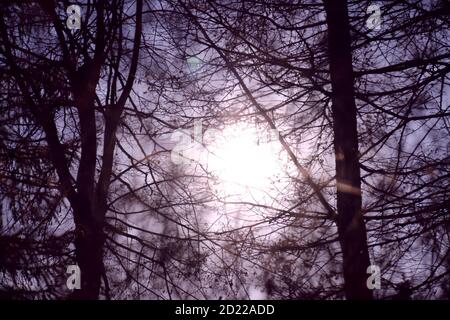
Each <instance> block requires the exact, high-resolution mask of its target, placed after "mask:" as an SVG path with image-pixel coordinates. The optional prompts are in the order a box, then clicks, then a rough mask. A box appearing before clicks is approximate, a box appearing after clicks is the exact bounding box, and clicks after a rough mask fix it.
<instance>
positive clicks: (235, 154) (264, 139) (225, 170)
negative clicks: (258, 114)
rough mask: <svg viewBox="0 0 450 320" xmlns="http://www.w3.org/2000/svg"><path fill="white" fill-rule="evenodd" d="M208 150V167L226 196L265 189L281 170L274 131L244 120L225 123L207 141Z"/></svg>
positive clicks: (251, 193)
mask: <svg viewBox="0 0 450 320" xmlns="http://www.w3.org/2000/svg"><path fill="white" fill-rule="evenodd" d="M209 151H210V152H209V154H208V160H207V164H208V168H209V169H210V170H211V172H212V173H213V175H215V176H216V177H217V178H218V180H219V181H220V183H219V184H220V189H221V191H222V192H223V193H225V194H226V195H227V196H231V195H241V196H243V195H245V194H247V195H251V196H253V197H254V196H255V195H256V194H261V193H265V192H267V191H268V189H270V188H271V187H272V186H273V185H274V181H275V180H276V179H277V177H279V175H280V174H281V173H282V170H283V164H284V161H283V160H282V159H281V157H280V155H281V154H282V152H281V151H282V150H281V147H280V144H279V142H278V138H277V132H276V131H274V130H262V129H258V128H256V127H254V126H252V125H249V124H247V123H237V124H233V125H230V126H228V127H226V128H225V129H224V130H222V131H221V133H220V134H219V135H217V136H216V137H215V140H214V141H213V142H212V143H211V144H210V146H209Z"/></svg>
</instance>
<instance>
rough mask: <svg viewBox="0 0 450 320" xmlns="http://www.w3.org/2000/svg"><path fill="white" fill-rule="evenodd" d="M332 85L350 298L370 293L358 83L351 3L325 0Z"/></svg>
mask: <svg viewBox="0 0 450 320" xmlns="http://www.w3.org/2000/svg"><path fill="white" fill-rule="evenodd" d="M325 8H326V13H327V25H328V53H329V61H330V62H329V63H330V76H331V85H332V111H333V130H334V149H335V158H336V185H337V211H338V232H339V240H340V244H341V248H342V254H343V264H344V265H343V269H344V270H343V271H344V281H345V286H344V288H345V295H346V297H347V299H371V298H372V293H371V291H370V290H369V289H368V288H367V284H366V281H367V276H368V275H367V273H366V270H367V267H368V266H369V265H370V261H369V252H368V248H367V238H366V227H365V224H364V220H363V216H362V212H361V181H360V179H361V176H360V165H359V159H358V132H357V126H356V105H355V97H354V87H353V80H354V77H353V67H352V52H351V43H350V28H349V21H348V11H347V3H346V1H345V0H331V1H325Z"/></svg>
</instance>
